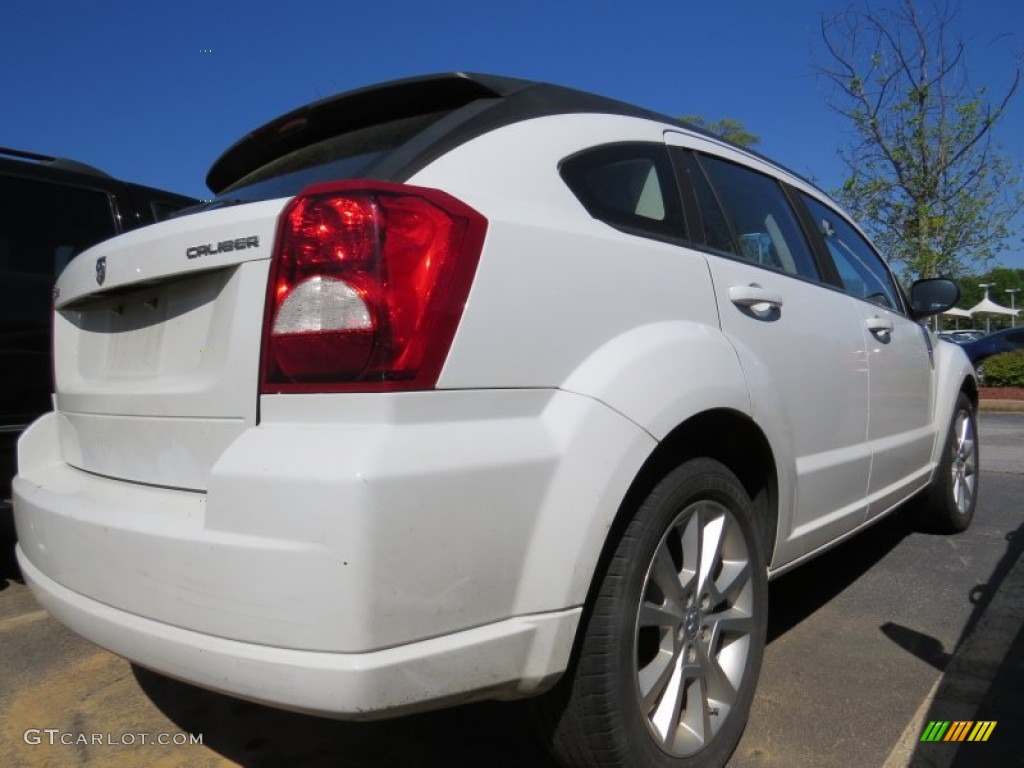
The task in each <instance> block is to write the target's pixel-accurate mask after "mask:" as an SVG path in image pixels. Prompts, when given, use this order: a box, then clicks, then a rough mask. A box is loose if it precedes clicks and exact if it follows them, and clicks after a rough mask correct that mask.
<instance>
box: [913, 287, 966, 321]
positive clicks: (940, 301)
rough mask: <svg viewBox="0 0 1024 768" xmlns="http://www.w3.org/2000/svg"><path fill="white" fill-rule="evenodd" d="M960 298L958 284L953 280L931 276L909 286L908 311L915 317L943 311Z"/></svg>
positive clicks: (928, 315)
mask: <svg viewBox="0 0 1024 768" xmlns="http://www.w3.org/2000/svg"><path fill="white" fill-rule="evenodd" d="M959 300H960V286H959V285H957V284H956V283H955V282H954V281H953V280H946V279H945V278H942V277H932V278H928V279H927V280H918V281H917V282H916V283H914V284H913V285H912V286H910V311H911V312H913V313H914V317H915V318H920V317H930V316H931V315H937V314H939V313H940V312H945V311H946V310H947V309H949V308H950V307H952V306H953V305H954V304H956V303H957V302H958V301H959Z"/></svg>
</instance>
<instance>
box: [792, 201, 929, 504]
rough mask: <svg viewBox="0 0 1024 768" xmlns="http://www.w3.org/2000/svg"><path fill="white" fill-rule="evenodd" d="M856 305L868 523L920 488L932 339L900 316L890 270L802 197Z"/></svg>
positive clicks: (925, 465)
mask: <svg viewBox="0 0 1024 768" xmlns="http://www.w3.org/2000/svg"><path fill="white" fill-rule="evenodd" d="M801 199H802V200H803V202H804V204H806V206H807V208H808V210H809V212H810V214H811V217H812V218H813V220H814V222H815V224H816V225H817V226H818V227H819V228H820V232H821V235H822V237H823V238H824V241H825V244H826V246H827V248H828V251H829V253H830V255H831V257H832V261H833V262H834V264H835V267H836V270H837V271H838V273H839V277H840V279H841V281H842V284H843V288H844V290H845V291H846V292H847V293H848V294H849V295H850V296H851V297H853V298H854V299H855V301H856V304H857V308H858V312H859V315H860V321H861V325H862V328H863V334H864V341H865V345H866V347H867V352H868V367H869V369H870V378H871V407H870V416H869V418H868V443H869V445H870V447H871V453H872V463H871V478H870V481H869V483H868V496H869V499H870V507H869V509H868V517H869V518H870V517H874V516H875V515H879V514H881V513H883V512H885V511H887V510H888V509H889V508H891V507H892V506H893V504H895V503H897V502H898V501H899V500H901V499H903V498H905V497H906V494H907V492H908V491H909V490H912V489H913V486H915V485H917V486H920V485H923V484H924V483H925V482H927V480H928V476H929V473H930V471H931V467H930V461H931V455H932V446H933V445H934V442H935V425H934V423H933V418H932V413H933V397H934V394H933V392H934V385H933V377H934V375H935V365H934V354H933V339H932V337H931V335H930V333H929V332H928V329H927V328H925V327H924V326H923V325H921V324H919V323H917V322H916V321H914V320H912V319H910V318H909V317H908V316H907V315H906V314H905V308H904V304H903V298H902V296H901V294H900V292H899V289H898V288H897V286H896V283H895V281H894V280H893V278H892V274H891V273H890V271H889V268H888V267H887V266H886V265H885V262H884V261H882V259H881V257H880V256H879V255H878V254H877V253H876V252H875V250H874V249H873V248H872V247H871V245H870V244H869V243H868V241H867V240H866V239H864V238H863V237H862V236H861V235H860V234H859V233H858V232H857V230H856V229H855V228H854V227H853V226H852V225H851V224H850V223H849V222H847V221H846V220H845V219H844V218H843V217H842V216H840V215H839V214H838V213H837V212H835V211H833V210H832V209H830V208H828V207H827V206H825V205H823V204H822V203H821V202H819V201H817V200H815V199H813V198H811V197H810V196H808V195H801Z"/></svg>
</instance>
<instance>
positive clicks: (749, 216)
mask: <svg viewBox="0 0 1024 768" xmlns="http://www.w3.org/2000/svg"><path fill="white" fill-rule="evenodd" d="M701 164H702V165H703V166H704V168H705V169H706V170H707V174H708V177H709V178H710V180H711V183H712V185H713V186H714V189H715V191H716V192H717V193H718V199H719V200H720V201H721V203H722V205H723V206H724V208H725V212H726V216H727V218H728V219H729V221H730V222H731V224H732V230H733V232H734V235H735V238H734V239H735V243H736V246H735V250H733V253H735V254H736V255H737V256H739V257H740V258H741V259H744V260H746V261H750V262H753V263H755V264H758V265H760V266H762V267H768V268H769V269H777V270H781V271H782V272H787V273H789V274H791V275H800V276H802V277H806V278H810V279H814V280H817V279H818V277H819V276H818V268H817V266H816V265H815V263H814V258H813V256H812V255H811V249H810V246H809V245H808V243H807V239H806V237H804V233H803V230H802V229H801V228H800V224H799V222H798V220H797V218H796V214H795V213H794V212H793V209H792V207H791V206H790V204H789V200H788V199H787V197H786V194H785V192H783V190H782V187H781V186H780V185H779V182H778V181H776V180H775V179H773V178H771V177H770V176H765V175H764V174H761V173H758V172H756V171H752V170H750V169H749V168H744V167H742V166H739V165H736V164H735V163H730V162H728V161H726V160H720V159H719V158H716V157H709V156H702V157H701ZM707 219H708V216H707V214H706V213H705V214H704V220H705V222H706V221H707ZM705 229H710V230H711V231H713V228H709V227H708V226H707V224H705ZM709 245H712V244H711V243H710V242H709ZM712 247H714V245H712Z"/></svg>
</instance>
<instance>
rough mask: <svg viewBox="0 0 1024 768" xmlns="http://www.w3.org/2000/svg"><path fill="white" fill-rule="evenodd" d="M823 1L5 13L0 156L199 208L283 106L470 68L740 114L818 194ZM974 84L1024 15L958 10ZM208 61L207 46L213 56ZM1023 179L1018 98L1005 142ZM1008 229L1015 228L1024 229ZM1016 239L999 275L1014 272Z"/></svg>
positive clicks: (232, 3)
mask: <svg viewBox="0 0 1024 768" xmlns="http://www.w3.org/2000/svg"><path fill="white" fill-rule="evenodd" d="M846 5H847V3H846V2H845V0H844V1H838V0H824V1H822V2H819V3H811V2H807V1H806V0H775V1H774V2H765V0H731V1H730V2H725V3H714V4H712V3H696V2H683V0H663V1H662V2H652V1H649V0H634V1H633V2H631V3H626V2H624V1H623V0H617V1H616V2H605V1H604V0H590V1H589V2H586V1H584V0H547V1H546V2H535V1H534V0H518V2H488V0H475V1H466V2H464V1H463V0H453V1H451V2H446V1H445V0H434V1H433V2H405V1H404V0H393V2H390V3H371V2H364V3H358V2H341V1H333V2H332V1H330V0H275V2H265V1H264V0H245V1H243V0H207V2H195V1H194V0H176V1H175V2H171V3H150V2H141V1H138V0H133V1H132V2H126V1H124V0H94V2H87V1H86V0H80V1H79V0H31V1H26V0H4V6H3V12H2V18H3V27H4V36H3V37H4V42H3V45H2V46H0V72H2V75H0V105H2V106H0V146H8V147H15V148H18V149H27V150H32V151H36V152H41V153H45V154H53V155H61V156H66V157H72V158H74V159H77V160H81V161H84V162H87V163H90V164H92V165H96V166H98V167H100V168H102V169H103V170H105V171H107V172H108V173H111V174H113V175H115V176H119V177H123V178H126V179H129V180H132V181H138V182H141V183H144V184H150V185H152V186H157V187H164V188H167V189H171V190H174V191H178V192H183V193H186V194H191V195H194V196H196V197H207V196H208V195H209V193H208V191H207V189H206V187H205V183H204V178H205V175H206V170H207V168H208V167H209V166H210V164H211V163H212V162H213V160H215V159H216V157H217V156H218V155H219V154H220V153H221V152H222V151H223V150H224V149H226V148H227V147H228V146H229V145H230V144H232V143H233V142H234V141H235V140H237V139H238V138H239V137H241V136H242V135H244V134H245V133H247V132H248V131H250V130H252V129H253V128H255V127H257V126H259V125H261V124H263V123H264V122H266V121H268V120H270V119H272V118H273V117H275V116H277V115H279V114H281V113H282V112H285V111H287V110H290V109H293V108H295V107H298V106H300V105H302V104H304V103H306V102H309V101H312V100H315V99H318V98H322V97H325V96H329V95H331V94H333V93H336V92H339V91H344V90H348V89H351V88H355V87H359V86H363V85H367V84H371V83H374V82H379V81H382V80H387V79H392V78H397V77H404V76H409V75H416V74H426V73H430V72H439V71H451V70H468V71H477V72H489V73H494V74H503V75H510V76H516V77H524V78H529V79H537V80H545V81H548V82H555V83H559V84H563V85H569V86H573V87H577V88H581V89H584V90H589V91H594V92H596V93H601V94H604V95H607V96H612V97H614V98H618V99H622V100H624V101H629V102H633V103H636V104H639V105H641V106H644V107H647V108H650V109H654V110H657V111H660V112H664V113H667V114H670V115H682V114H700V115H704V116H705V117H707V118H709V119H718V118H721V117H726V116H728V117H733V118H737V119H739V120H741V121H742V122H743V123H745V125H746V126H747V128H748V129H749V130H751V131H753V132H754V133H757V134H759V135H760V136H761V138H762V143H761V144H760V146H759V147H758V148H759V149H760V150H761V151H762V152H764V153H765V154H767V155H769V156H771V157H773V158H774V159H776V160H778V161H779V162H781V163H783V164H784V165H786V166H788V167H790V168H793V169H794V170H796V171H798V172H800V173H802V174H804V175H807V176H811V177H813V178H815V179H817V180H818V182H819V184H820V185H821V186H822V187H824V188H826V189H831V188H835V187H836V186H838V185H839V184H840V183H841V181H842V179H843V175H844V166H843V164H842V162H841V161H840V159H839V158H838V156H837V150H838V149H839V148H840V147H842V146H843V145H844V144H845V143H846V142H847V140H848V139H847V136H846V134H845V130H846V126H845V125H844V123H843V121H842V120H841V118H839V117H838V116H836V115H835V114H834V113H833V112H832V111H831V110H830V109H829V108H828V107H827V105H826V98H827V96H828V88H827V85H826V84H825V83H824V82H823V81H822V80H821V79H820V78H818V77H817V76H816V75H815V74H814V59H815V57H816V56H817V57H818V58H820V57H821V56H822V55H823V52H822V49H821V44H820V33H819V25H820V19H821V16H822V14H831V13H834V12H836V11H838V10H840V9H842V8H844V7H845V6H846ZM962 6H963V7H962V8H961V9H960V12H959V15H958V17H957V31H958V32H959V33H960V34H961V36H962V37H963V38H964V39H965V41H966V42H967V43H968V46H969V49H968V58H967V62H968V65H969V68H970V76H971V80H972V82H973V83H975V84H978V85H986V86H988V87H989V88H990V89H991V90H992V91H994V92H999V91H1000V88H1001V87H1005V86H1006V85H1007V84H1008V83H1009V80H1010V77H1011V74H1012V67H1013V63H1014V53H1015V52H1020V51H1024V2H1022V1H1021V0H964V2H963V3H962ZM207 51H209V52H207ZM998 139H999V141H1000V143H1001V144H1002V146H1003V149H1004V151H1005V152H1006V153H1007V154H1008V155H1009V157H1010V158H1011V159H1012V160H1013V161H1014V162H1015V163H1016V164H1018V165H1024V93H1021V94H1018V97H1017V98H1016V99H1015V100H1014V102H1013V103H1012V104H1011V107H1010V110H1009V112H1008V114H1007V115H1006V117H1005V119H1004V121H1003V123H1002V125H1001V126H1000V128H999V131H998ZM1020 224H1021V225H1022V226H1021V227H1019V228H1020V229H1022V230H1024V220H1022V221H1021V222H1020ZM1022 237H1024V231H1019V232H1018V233H1017V236H1016V237H1015V238H1014V240H1013V241H1012V243H1011V245H1010V250H1009V251H1007V252H1004V254H1003V255H1002V257H1001V259H1000V261H1001V262H1002V263H1004V264H1006V265H1009V266H1017V267H1024V242H1022Z"/></svg>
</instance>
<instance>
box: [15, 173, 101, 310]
mask: <svg viewBox="0 0 1024 768" xmlns="http://www.w3.org/2000/svg"><path fill="white" fill-rule="evenodd" d="M114 234H115V229H114V218H113V214H112V212H111V208H110V198H109V197H107V195H106V194H105V193H103V192H97V191H96V190H92V189H81V188H78V187H68V186H64V185H59V184H51V183H49V182H44V181H34V180H31V179H23V178H16V177H10V176H0V273H2V274H3V275H4V276H5V277H6V276H7V275H10V274H19V275H39V276H45V277H46V278H47V280H46V283H47V291H49V284H50V283H51V282H52V281H53V278H54V277H55V276H56V275H58V274H60V272H61V270H62V269H64V267H65V265H67V263H68V261H70V260H71V257H72V256H74V255H75V254H76V253H78V252H79V251H82V250H84V249H86V248H88V247H89V246H90V245H94V244H95V243H98V242H99V241H100V240H105V239H107V238H108V237H111V236H113V235H114ZM43 309H44V310H45V311H46V312H47V313H48V312H49V305H48V302H47V305H46V306H44V307H43Z"/></svg>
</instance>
